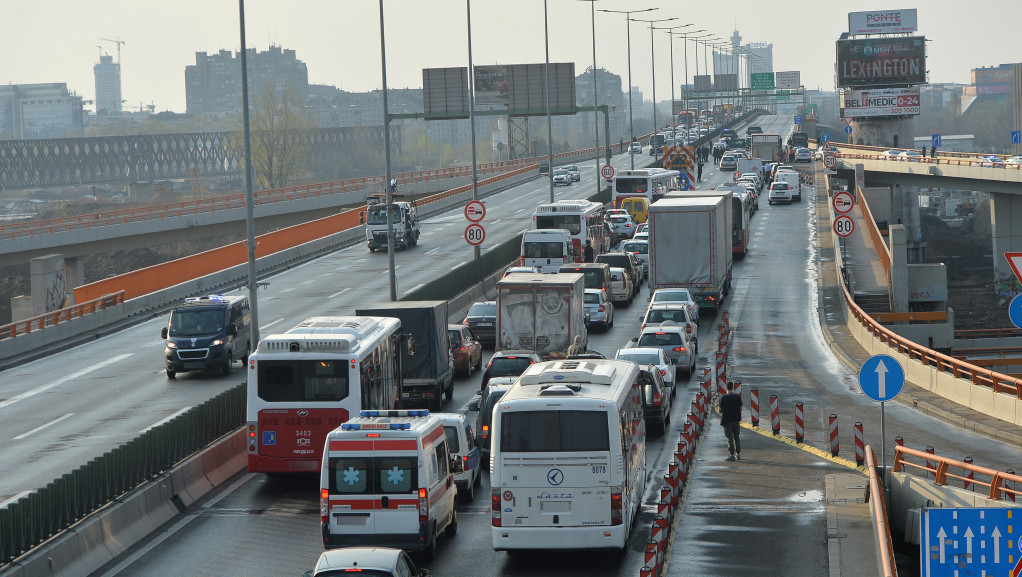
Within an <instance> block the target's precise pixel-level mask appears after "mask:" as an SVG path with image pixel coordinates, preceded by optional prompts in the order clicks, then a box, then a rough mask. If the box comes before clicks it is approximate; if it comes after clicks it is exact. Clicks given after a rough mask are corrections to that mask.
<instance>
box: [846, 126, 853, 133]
mask: <svg viewBox="0 0 1022 577" xmlns="http://www.w3.org/2000/svg"><path fill="white" fill-rule="evenodd" d="M851 133H852V127H851V125H849V126H846V127H845V134H851Z"/></svg>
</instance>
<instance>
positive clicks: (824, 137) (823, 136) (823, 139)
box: [820, 132, 830, 142]
mask: <svg viewBox="0 0 1022 577" xmlns="http://www.w3.org/2000/svg"><path fill="white" fill-rule="evenodd" d="M820 142H830V134H828V133H826V132H824V133H823V134H821V135H820Z"/></svg>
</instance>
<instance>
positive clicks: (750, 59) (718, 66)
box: [713, 30, 774, 88]
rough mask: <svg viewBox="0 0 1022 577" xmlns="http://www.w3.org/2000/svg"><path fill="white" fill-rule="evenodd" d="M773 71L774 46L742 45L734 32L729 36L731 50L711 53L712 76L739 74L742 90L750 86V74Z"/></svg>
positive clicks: (759, 44) (765, 44)
mask: <svg viewBox="0 0 1022 577" xmlns="http://www.w3.org/2000/svg"><path fill="white" fill-rule="evenodd" d="M773 71H774V45H773V44H768V43H766V42H750V43H748V44H745V45H743V44H742V36H741V35H740V34H739V33H738V31H737V30H735V32H734V34H732V35H731V48H729V49H728V50H727V51H726V52H724V53H721V52H718V51H716V50H715V51H714V52H713V75H714V76H716V75H718V74H739V75H740V77H741V81H740V82H739V85H740V86H741V87H742V88H748V87H749V86H751V85H752V74H758V73H761V72H773Z"/></svg>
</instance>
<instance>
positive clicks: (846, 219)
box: [834, 214, 855, 238]
mask: <svg viewBox="0 0 1022 577" xmlns="http://www.w3.org/2000/svg"><path fill="white" fill-rule="evenodd" d="M854 231H855V221H854V220H852V217H850V216H847V215H844V214H842V215H841V216H839V217H837V218H835V219H834V234H836V235H838V236H840V237H841V238H844V237H846V236H849V235H851V234H852V232H854Z"/></svg>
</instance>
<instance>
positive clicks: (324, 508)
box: [319, 489, 330, 523]
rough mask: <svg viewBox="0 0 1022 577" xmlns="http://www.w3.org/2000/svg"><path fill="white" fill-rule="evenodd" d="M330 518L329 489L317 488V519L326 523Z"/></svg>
mask: <svg viewBox="0 0 1022 577" xmlns="http://www.w3.org/2000/svg"><path fill="white" fill-rule="evenodd" d="M329 520H330V491H328V490H327V489H320V490H319V521H320V522H321V523H326V522H328V521H329Z"/></svg>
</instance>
